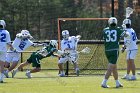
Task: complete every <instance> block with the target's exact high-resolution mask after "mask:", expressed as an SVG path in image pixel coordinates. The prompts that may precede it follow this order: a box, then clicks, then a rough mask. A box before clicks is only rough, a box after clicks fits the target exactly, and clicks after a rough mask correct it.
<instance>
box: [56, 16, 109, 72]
mask: <svg viewBox="0 0 140 93" xmlns="http://www.w3.org/2000/svg"><path fill="white" fill-rule="evenodd" d="M107 20H108V18H58V43H59V47H60V40H61V38H62V36H61V32H62V31H63V30H69V32H70V36H76V35H81V36H82V37H81V40H80V42H79V43H78V51H81V50H82V49H84V48H85V47H89V48H90V49H91V52H90V53H89V54H82V53H79V60H78V65H79V68H80V74H104V71H105V69H106V67H107V63H108V62H107V59H106V57H105V54H104V46H103V41H102V39H103V37H102V36H103V35H102V31H103V28H105V27H106V26H107V24H108V23H107ZM65 67H66V69H68V70H69V73H72V71H74V70H73V65H71V64H68V63H67V64H66V66H65Z"/></svg>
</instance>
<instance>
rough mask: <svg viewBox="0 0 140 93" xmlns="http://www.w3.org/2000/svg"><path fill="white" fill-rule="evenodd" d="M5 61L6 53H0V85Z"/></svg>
mask: <svg viewBox="0 0 140 93" xmlns="http://www.w3.org/2000/svg"><path fill="white" fill-rule="evenodd" d="M5 59H6V53H5V52H1V53H0V83H3V80H4V64H5Z"/></svg>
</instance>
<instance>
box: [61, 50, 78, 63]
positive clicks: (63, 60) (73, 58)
mask: <svg viewBox="0 0 140 93" xmlns="http://www.w3.org/2000/svg"><path fill="white" fill-rule="evenodd" d="M77 60H78V53H77V52H73V53H71V54H69V55H68V56H65V57H61V58H60V59H59V61H58V63H66V62H67V61H68V62H71V63H76V62H77Z"/></svg>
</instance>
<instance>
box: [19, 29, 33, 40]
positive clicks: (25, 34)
mask: <svg viewBox="0 0 140 93" xmlns="http://www.w3.org/2000/svg"><path fill="white" fill-rule="evenodd" d="M21 35H22V37H23V39H24V38H31V37H32V36H31V34H30V33H29V31H28V30H22V31H21Z"/></svg>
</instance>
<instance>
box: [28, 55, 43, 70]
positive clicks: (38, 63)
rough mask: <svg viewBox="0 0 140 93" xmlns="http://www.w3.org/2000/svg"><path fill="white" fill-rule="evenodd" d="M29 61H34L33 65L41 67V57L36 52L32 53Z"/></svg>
mask: <svg viewBox="0 0 140 93" xmlns="http://www.w3.org/2000/svg"><path fill="white" fill-rule="evenodd" d="M27 61H28V63H32V66H33V67H39V68H40V67H41V65H40V58H39V56H38V55H36V53H32V54H31V56H30V58H28V59H27Z"/></svg>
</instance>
